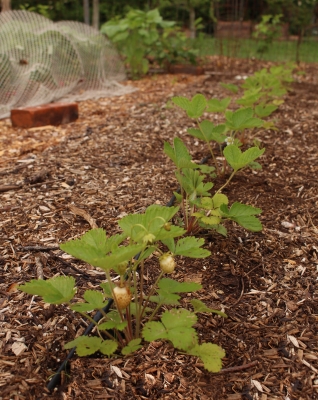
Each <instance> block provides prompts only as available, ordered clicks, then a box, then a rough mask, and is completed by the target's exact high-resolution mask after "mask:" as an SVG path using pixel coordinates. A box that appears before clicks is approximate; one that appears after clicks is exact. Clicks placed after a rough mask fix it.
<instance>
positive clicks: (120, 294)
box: [114, 286, 132, 310]
mask: <svg viewBox="0 0 318 400" xmlns="http://www.w3.org/2000/svg"><path fill="white" fill-rule="evenodd" d="M114 297H115V299H114V300H115V301H116V304H117V307H118V308H120V309H121V310H122V309H124V308H126V307H127V306H128V305H129V303H130V302H131V297H132V296H131V292H130V289H129V287H127V286H123V287H120V286H116V287H114Z"/></svg>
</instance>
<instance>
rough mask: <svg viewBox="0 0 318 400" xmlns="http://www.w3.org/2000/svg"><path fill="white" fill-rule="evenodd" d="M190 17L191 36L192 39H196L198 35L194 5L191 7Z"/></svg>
mask: <svg viewBox="0 0 318 400" xmlns="http://www.w3.org/2000/svg"><path fill="white" fill-rule="evenodd" d="M189 18H190V24H189V25H190V26H189V28H190V37H191V39H194V38H195V36H196V32H195V9H194V7H190V8H189Z"/></svg>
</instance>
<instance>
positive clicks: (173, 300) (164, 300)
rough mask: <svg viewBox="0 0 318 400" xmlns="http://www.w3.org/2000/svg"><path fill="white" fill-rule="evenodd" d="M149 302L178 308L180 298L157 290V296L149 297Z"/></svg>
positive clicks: (162, 290)
mask: <svg viewBox="0 0 318 400" xmlns="http://www.w3.org/2000/svg"><path fill="white" fill-rule="evenodd" d="M149 300H150V301H151V302H153V303H157V304H160V305H163V304H165V305H169V306H178V305H179V304H180V303H179V300H180V296H179V295H177V294H175V293H170V292H169V291H166V290H164V289H157V296H150V298H149Z"/></svg>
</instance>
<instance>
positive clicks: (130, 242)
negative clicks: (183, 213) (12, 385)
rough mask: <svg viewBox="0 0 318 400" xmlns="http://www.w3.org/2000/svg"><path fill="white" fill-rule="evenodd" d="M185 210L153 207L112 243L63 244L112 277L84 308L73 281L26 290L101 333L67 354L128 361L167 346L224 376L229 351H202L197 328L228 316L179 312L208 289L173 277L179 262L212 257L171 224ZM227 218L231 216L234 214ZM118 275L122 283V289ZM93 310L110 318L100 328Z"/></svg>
mask: <svg viewBox="0 0 318 400" xmlns="http://www.w3.org/2000/svg"><path fill="white" fill-rule="evenodd" d="M178 210H179V208H178V207H170V208H168V207H162V206H159V205H153V206H150V207H148V208H147V210H146V211H145V213H144V214H133V215H127V216H125V217H124V218H122V219H121V220H120V221H119V227H120V228H121V229H122V233H121V234H116V235H113V236H110V237H108V236H107V235H106V232H105V231H104V230H103V229H93V230H90V231H88V232H87V233H86V234H84V235H83V236H82V237H81V238H79V239H75V240H71V241H69V242H66V243H63V244H61V246H60V247H61V249H62V250H63V251H65V252H67V253H69V254H71V255H72V256H74V257H76V258H78V259H81V260H83V261H85V262H87V263H89V264H91V265H92V266H94V267H96V268H101V269H102V270H103V271H104V272H105V275H106V278H107V279H106V281H105V282H104V283H102V284H101V285H100V286H101V289H102V290H86V291H85V292H84V295H83V300H84V301H83V300H78V299H77V298H76V299H75V296H76V291H77V289H76V286H75V279H74V278H73V277H67V276H57V277H53V278H51V279H49V280H46V281H44V280H32V281H30V282H28V283H26V284H24V285H20V286H19V289H20V290H22V291H23V292H25V293H29V294H32V295H38V296H42V298H43V301H44V302H46V303H50V304H62V303H65V304H67V305H68V306H69V307H70V308H71V310H73V311H76V312H78V313H79V314H81V315H82V316H84V317H85V318H87V319H88V320H89V321H90V322H92V323H94V324H95V325H96V330H97V336H79V337H77V338H76V339H74V340H72V341H71V342H69V343H67V344H66V345H65V348H66V349H71V348H73V347H76V352H77V354H78V355H79V356H87V355H90V354H94V353H96V352H100V353H102V354H104V355H106V356H114V355H116V354H118V353H120V352H121V354H122V355H124V356H126V355H129V354H131V353H133V352H135V351H137V350H138V349H140V348H141V347H142V341H143V340H145V341H149V342H151V341H154V340H158V339H160V340H167V341H169V342H170V343H171V344H172V345H173V346H174V347H175V348H176V349H178V350H180V351H182V352H184V353H186V354H189V355H192V356H195V357H198V358H200V359H201V360H202V362H203V364H204V367H205V368H206V369H207V370H208V371H212V372H217V371H219V370H220V369H221V367H222V361H221V359H222V358H223V357H224V356H225V353H224V350H223V349H222V348H221V347H219V346H218V345H216V344H213V343H200V341H199V338H198V334H197V332H196V330H195V328H194V325H195V324H196V322H197V314H198V313H216V314H218V315H220V316H222V317H226V315H225V314H224V313H222V312H220V311H217V310H213V309H210V308H209V307H207V306H206V305H205V304H204V303H202V302H201V301H200V300H197V299H193V300H190V302H189V304H188V306H187V307H186V308H180V299H181V294H182V293H192V292H195V291H198V290H200V289H201V285H200V284H198V283H195V282H178V281H175V280H173V279H171V278H168V277H166V275H167V274H169V275H170V274H173V272H174V271H175V269H176V268H177V265H178V258H179V257H191V258H204V257H207V256H209V255H210V252H209V251H208V250H205V249H204V248H202V245H203V244H204V240H203V239H198V238H195V237H193V236H188V237H183V236H184V234H185V230H184V229H183V228H181V227H179V226H176V225H173V224H172V223H171V219H172V218H173V217H174V216H175V214H176V213H177V212H178ZM225 211H226V212H228V213H229V214H230V213H231V210H225ZM136 255H137V256H136ZM151 259H152V260H155V262H154V264H155V265H154V266H153V268H155V272H156V279H155V281H154V282H153V284H152V285H150V286H146V285H145V283H144V275H145V271H146V269H147V268H148V267H149V266H150V265H151V264H153V261H151ZM111 273H115V274H116V275H117V276H118V279H117V280H115V282H113V279H112V275H111ZM109 298H112V299H113V302H114V306H115V307H114V309H113V310H111V311H110V312H109V313H105V312H104V307H105V306H106V305H107V304H108V301H109V300H108V299H109ZM187 299H188V297H186V298H185V300H187ZM169 307H172V308H170V309H169ZM189 307H191V308H192V311H191V310H190V309H188V308H189ZM94 310H99V311H100V312H101V313H102V315H103V318H102V319H101V320H100V321H98V322H97V321H95V320H94V319H93V318H92V317H91V316H90V313H91V312H92V311H94Z"/></svg>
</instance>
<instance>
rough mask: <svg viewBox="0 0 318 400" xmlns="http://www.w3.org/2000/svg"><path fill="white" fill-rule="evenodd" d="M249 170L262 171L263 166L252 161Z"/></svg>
mask: <svg viewBox="0 0 318 400" xmlns="http://www.w3.org/2000/svg"><path fill="white" fill-rule="evenodd" d="M248 166H249V168H251V169H258V170H259V169H262V166H261V164H260V163H258V162H257V161H252V162H250V163H249V164H248Z"/></svg>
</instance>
